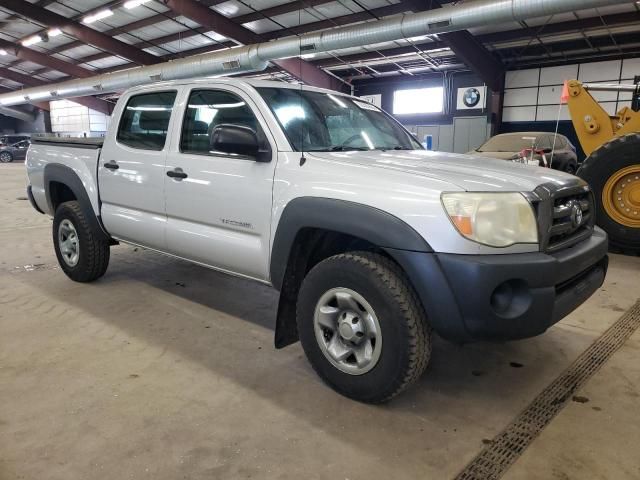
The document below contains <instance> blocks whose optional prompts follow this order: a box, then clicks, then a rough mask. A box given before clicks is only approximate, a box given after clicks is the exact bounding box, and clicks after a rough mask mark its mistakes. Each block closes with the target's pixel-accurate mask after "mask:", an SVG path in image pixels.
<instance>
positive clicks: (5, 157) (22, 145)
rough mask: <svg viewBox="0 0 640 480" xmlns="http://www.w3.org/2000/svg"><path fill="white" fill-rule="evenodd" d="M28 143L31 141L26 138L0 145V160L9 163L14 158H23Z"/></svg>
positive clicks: (25, 154)
mask: <svg viewBox="0 0 640 480" xmlns="http://www.w3.org/2000/svg"><path fill="white" fill-rule="evenodd" d="M23 138H24V137H23ZM30 144H31V142H30V141H29V140H28V138H27V140H20V141H18V142H16V143H9V144H4V145H0V162H2V163H9V162H13V161H14V160H24V159H25V157H26V156H27V150H28V149H29V145H30Z"/></svg>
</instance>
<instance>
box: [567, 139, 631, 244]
mask: <svg viewBox="0 0 640 480" xmlns="http://www.w3.org/2000/svg"><path fill="white" fill-rule="evenodd" d="M638 152H640V134H638V133H634V134H629V135H625V136H623V137H619V138H615V139H613V140H611V141H610V142H608V143H606V144H604V145H603V146H601V147H600V148H598V149H597V150H596V151H594V152H593V153H592V154H591V155H590V156H589V157H588V158H587V159H586V160H585V161H584V163H583V164H582V167H581V168H580V169H579V170H578V173H577V174H578V176H579V177H581V178H583V179H584V180H586V181H587V182H588V183H589V184H590V185H591V188H592V189H593V192H594V194H595V197H596V206H597V209H596V221H597V223H598V225H599V226H600V227H601V228H602V229H603V230H605V231H606V232H607V234H608V235H609V243H610V245H611V246H612V247H613V248H614V249H616V250H620V251H623V252H625V253H635V254H639V253H640V156H639V154H638Z"/></svg>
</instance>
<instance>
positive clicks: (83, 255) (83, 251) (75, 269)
mask: <svg viewBox="0 0 640 480" xmlns="http://www.w3.org/2000/svg"><path fill="white" fill-rule="evenodd" d="M65 220H68V221H70V222H71V223H72V224H73V227H74V228H75V230H76V232H77V237H78V245H79V249H78V252H79V253H78V260H77V263H76V264H75V265H73V266H71V265H69V264H68V263H67V262H66V261H65V259H64V258H63V253H62V251H61V247H60V242H59V241H58V231H59V228H60V224H61V223H62V222H63V221H65ZM53 246H54V249H55V251H56V257H57V258H58V263H59V264H60V268H62V270H63V271H64V273H65V274H66V275H67V276H68V277H69V278H70V279H71V280H74V281H76V282H92V281H94V280H96V279H98V278H100V277H102V276H103V275H104V274H105V272H106V271H107V267H108V266H109V255H110V250H109V243H108V242H107V241H105V240H103V239H101V238H100V237H99V236H98V232H94V231H93V228H92V227H91V225H90V223H89V222H88V221H87V218H86V216H85V214H84V212H83V211H82V208H81V207H80V204H79V203H78V202H76V201H72V202H64V203H62V204H60V205H59V206H58V208H57V210H56V214H55V216H54V218H53Z"/></svg>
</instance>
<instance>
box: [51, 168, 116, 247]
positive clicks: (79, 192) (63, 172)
mask: <svg viewBox="0 0 640 480" xmlns="http://www.w3.org/2000/svg"><path fill="white" fill-rule="evenodd" d="M51 182H58V183H62V184H63V185H66V186H67V187H69V189H70V190H71V191H72V192H73V194H74V195H75V197H76V199H77V200H78V203H79V204H80V208H82V213H84V215H85V217H86V218H87V220H88V221H89V223H90V224H91V228H92V230H93V231H94V232H96V233H97V234H98V235H99V236H101V237H102V239H103V240H107V241H109V240H111V237H110V236H109V234H108V233H107V232H106V230H105V229H104V227H103V226H102V222H101V221H100V218H99V217H98V216H97V215H96V213H95V211H94V210H93V206H92V205H91V200H89V195H87V191H86V190H85V188H84V185H83V183H82V181H81V180H80V177H78V174H77V173H76V172H74V171H73V169H72V168H69V167H67V166H65V165H57V164H49V165H47V166H46V167H45V168H44V192H45V197H46V199H47V207H48V209H49V211H50V212H51V214H52V215H55V213H56V212H55V210H54V208H53V200H52V198H51V192H50V188H51Z"/></svg>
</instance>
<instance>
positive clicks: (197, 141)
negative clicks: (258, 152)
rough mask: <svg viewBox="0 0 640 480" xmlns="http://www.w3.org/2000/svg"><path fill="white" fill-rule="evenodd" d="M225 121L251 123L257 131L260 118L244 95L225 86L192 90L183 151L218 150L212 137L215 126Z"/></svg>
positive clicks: (201, 151) (199, 152)
mask: <svg viewBox="0 0 640 480" xmlns="http://www.w3.org/2000/svg"><path fill="white" fill-rule="evenodd" d="M222 124H231V125H240V126H242V127H249V128H250V129H252V130H253V131H254V132H256V133H258V130H257V129H258V121H257V119H256V117H255V115H254V114H253V112H252V111H251V108H249V106H248V105H247V103H246V102H245V101H244V100H243V99H242V98H240V97H238V96H237V95H235V94H233V93H230V92H225V91H222V90H194V91H192V92H191V95H189V101H188V102H187V109H186V112H185V116H184V121H183V124H182V135H181V137H180V150H181V151H182V152H184V153H196V154H210V153H215V152H213V151H212V150H211V147H210V144H209V141H210V138H211V133H212V132H213V130H214V129H215V128H216V127H217V126H218V125H222Z"/></svg>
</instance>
